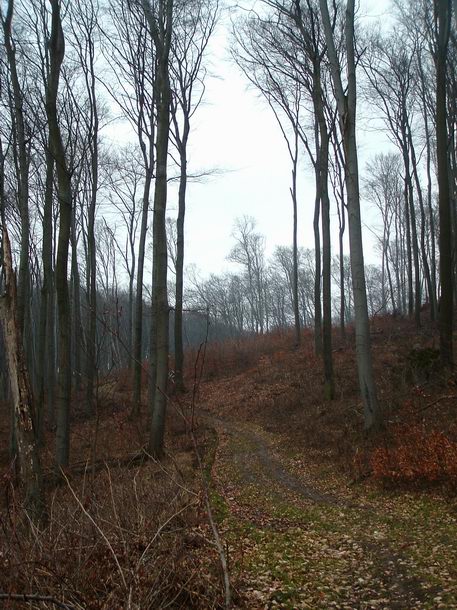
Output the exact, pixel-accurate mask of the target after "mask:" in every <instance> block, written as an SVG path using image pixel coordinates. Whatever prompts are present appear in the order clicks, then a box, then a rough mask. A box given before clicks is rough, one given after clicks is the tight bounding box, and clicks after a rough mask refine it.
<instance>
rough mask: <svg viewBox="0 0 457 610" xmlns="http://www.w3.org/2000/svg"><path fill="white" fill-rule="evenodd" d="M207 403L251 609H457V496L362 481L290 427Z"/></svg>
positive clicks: (238, 578) (234, 563)
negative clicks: (238, 416)
mask: <svg viewBox="0 0 457 610" xmlns="http://www.w3.org/2000/svg"><path fill="white" fill-rule="evenodd" d="M206 406H207V408H208V413H207V414H205V415H204V416H203V419H204V421H205V422H206V423H207V424H208V425H210V426H212V427H214V429H215V430H216V432H217V449H216V451H215V455H214V462H213V466H212V473H213V477H212V492H211V498H212V503H213V505H214V506H215V507H216V512H217V518H218V522H219V527H220V530H221V533H222V536H223V539H224V540H225V542H226V551H227V555H228V558H229V566H230V569H231V575H232V578H233V580H234V583H235V586H236V589H237V591H236V595H235V599H236V598H238V602H237V603H238V604H239V606H240V607H244V608H251V609H253V610H254V609H257V608H258V609H263V608H283V609H291V610H293V609H297V610H298V609H299V608H310V609H317V608H323V609H325V608H341V609H343V608H344V609H348V610H349V609H360V610H362V609H366V610H368V609H398V610H413V609H417V610H419V609H432V608H446V609H449V610H451V609H452V608H457V543H456V534H457V511H456V504H455V503H454V502H449V500H447V499H444V498H443V497H442V496H441V495H439V494H438V495H434V494H430V493H424V492H422V493H417V492H415V493H398V492H395V493H387V494H386V492H383V491H380V490H378V489H376V488H375V487H367V486H366V485H364V486H362V487H361V486H359V485H350V483H349V481H348V478H347V477H346V476H342V475H341V474H340V473H338V472H337V471H335V469H334V468H332V467H331V466H330V467H329V465H328V464H326V463H322V461H320V460H318V459H316V458H317V457H318V456H316V455H314V456H313V455H310V454H309V452H307V451H306V450H305V451H304V450H303V447H297V446H294V445H293V444H291V443H289V442H288V439H287V438H285V437H284V436H282V435H280V434H277V433H275V432H272V431H266V430H265V429H264V428H262V427H260V426H258V425H255V424H253V423H250V422H246V421H243V420H231V421H229V420H226V419H224V418H221V417H220V416H219V414H220V408H219V407H220V405H218V404H215V403H214V402H212V405H211V406H210V405H209V404H207V405H206ZM211 407H212V408H211ZM211 412H213V413H214V412H215V413H217V414H218V415H216V416H215V415H212V414H211Z"/></svg>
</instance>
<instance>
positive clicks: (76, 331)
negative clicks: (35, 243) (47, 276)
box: [70, 206, 83, 392]
mask: <svg viewBox="0 0 457 610" xmlns="http://www.w3.org/2000/svg"><path fill="white" fill-rule="evenodd" d="M71 225H72V226H71V237H70V243H71V285H72V293H73V294H72V301H73V312H72V316H71V317H72V325H73V331H72V347H73V359H72V370H73V377H74V379H73V383H74V388H75V390H76V391H77V392H79V390H80V389H81V371H82V364H81V351H82V349H81V348H82V345H81V342H82V340H83V328H82V322H81V279H80V275H79V265H78V248H77V241H76V219H75V208H74V206H73V210H72V221H71Z"/></svg>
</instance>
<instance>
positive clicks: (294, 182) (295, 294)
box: [290, 129, 301, 347]
mask: <svg viewBox="0 0 457 610" xmlns="http://www.w3.org/2000/svg"><path fill="white" fill-rule="evenodd" d="M297 164H298V130H297V129H295V133H294V154H293V159H292V187H291V189H290V194H291V197H292V208H293V241H292V244H293V245H292V258H293V269H292V305H293V310H294V329H295V345H296V346H297V347H298V346H299V345H300V343H301V332H300V310H299V303H298V235H297V231H298V214H297Z"/></svg>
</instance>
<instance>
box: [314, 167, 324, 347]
mask: <svg viewBox="0 0 457 610" xmlns="http://www.w3.org/2000/svg"><path fill="white" fill-rule="evenodd" d="M315 184H316V198H315V200H314V220H313V229H314V256H315V275H314V352H315V353H316V355H318V356H319V355H320V354H322V306H321V236H320V229H319V224H320V209H321V196H320V177H319V168H318V167H317V165H316V168H315Z"/></svg>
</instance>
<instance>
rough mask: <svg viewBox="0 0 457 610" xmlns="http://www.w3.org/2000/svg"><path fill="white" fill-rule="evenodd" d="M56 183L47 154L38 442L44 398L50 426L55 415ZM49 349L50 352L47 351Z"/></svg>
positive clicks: (51, 163)
mask: <svg viewBox="0 0 457 610" xmlns="http://www.w3.org/2000/svg"><path fill="white" fill-rule="evenodd" d="M53 183H54V158H53V156H52V155H51V153H50V148H49V145H48V150H47V151H46V183H45V194H44V209H43V241H42V260H43V285H42V288H41V311H40V330H39V337H38V367H39V371H38V402H37V422H38V426H37V433H38V438H39V439H40V440H41V438H42V428H43V424H44V414H45V397H46V398H47V405H48V408H47V412H48V420H50V421H49V423H52V419H53V417H49V416H50V414H53V413H54V406H53V398H54V379H53V377H52V382H51V383H50V377H49V376H48V375H47V370H49V369H51V370H54V357H53V356H52V359H51V356H50V354H51V351H52V354H53V352H54V350H53V349H52V350H51V349H50V347H49V346H50V345H51V344H52V345H53V343H54V324H52V326H51V325H50V323H51V322H52V323H53V321H54V316H52V317H50V315H49V314H50V311H51V303H53V290H54V286H53V284H54V283H53V256H52V208H53V206H52V197H53ZM47 347H48V349H46V348H47Z"/></svg>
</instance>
